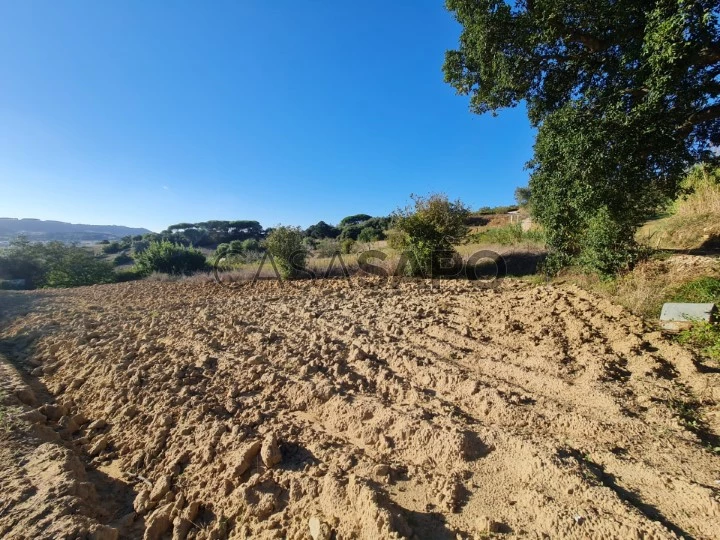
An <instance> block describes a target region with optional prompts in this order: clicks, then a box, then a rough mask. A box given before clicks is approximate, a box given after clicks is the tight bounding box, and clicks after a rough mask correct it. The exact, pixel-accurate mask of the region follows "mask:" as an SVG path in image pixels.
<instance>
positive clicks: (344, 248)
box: [340, 238, 355, 255]
mask: <svg viewBox="0 0 720 540" xmlns="http://www.w3.org/2000/svg"><path fill="white" fill-rule="evenodd" d="M354 249H355V240H353V239H352V238H346V239H345V240H343V241H342V242H340V251H341V252H342V253H344V254H345V255H349V254H350V253H352V252H353V250H354Z"/></svg>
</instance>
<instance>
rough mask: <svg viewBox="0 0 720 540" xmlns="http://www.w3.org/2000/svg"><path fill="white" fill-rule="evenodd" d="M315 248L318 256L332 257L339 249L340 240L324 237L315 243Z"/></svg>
mask: <svg viewBox="0 0 720 540" xmlns="http://www.w3.org/2000/svg"><path fill="white" fill-rule="evenodd" d="M316 249H317V252H318V255H319V256H320V257H332V256H333V254H334V253H337V252H339V251H340V242H339V241H338V240H335V239H334V238H325V239H324V240H320V241H319V242H318V243H317V246H316Z"/></svg>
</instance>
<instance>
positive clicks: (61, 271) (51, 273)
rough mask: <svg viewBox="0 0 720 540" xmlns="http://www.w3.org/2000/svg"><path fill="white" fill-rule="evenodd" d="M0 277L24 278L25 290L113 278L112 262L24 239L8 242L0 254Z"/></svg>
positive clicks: (77, 249)
mask: <svg viewBox="0 0 720 540" xmlns="http://www.w3.org/2000/svg"><path fill="white" fill-rule="evenodd" d="M0 277H2V278H6V279H9V280H18V279H24V280H25V286H26V288H29V289H33V288H36V287H77V286H81V285H95V284H98V283H112V282H113V281H115V273H114V272H113V267H112V265H111V264H110V263H108V262H106V261H101V260H98V259H97V258H95V256H94V255H93V254H92V253H91V252H90V251H88V250H87V249H84V248H81V247H79V246H73V245H67V244H63V243H62V242H50V243H48V244H32V243H30V242H28V241H27V240H26V239H24V238H20V239H18V240H16V241H14V242H12V243H11V245H10V248H9V249H8V250H6V251H4V252H3V253H2V255H0Z"/></svg>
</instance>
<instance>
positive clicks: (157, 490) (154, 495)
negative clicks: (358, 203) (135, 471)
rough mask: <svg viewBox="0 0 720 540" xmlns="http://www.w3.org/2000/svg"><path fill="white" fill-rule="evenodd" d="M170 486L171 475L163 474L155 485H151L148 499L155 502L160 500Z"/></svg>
mask: <svg viewBox="0 0 720 540" xmlns="http://www.w3.org/2000/svg"><path fill="white" fill-rule="evenodd" d="M171 487H172V477H170V476H163V477H162V478H160V480H158V481H157V482H156V483H155V486H154V487H153V489H152V491H151V492H150V500H151V501H153V502H157V501H159V500H161V499H162V498H163V497H164V496H165V495H166V494H167V493H168V492H169V491H170V488H171Z"/></svg>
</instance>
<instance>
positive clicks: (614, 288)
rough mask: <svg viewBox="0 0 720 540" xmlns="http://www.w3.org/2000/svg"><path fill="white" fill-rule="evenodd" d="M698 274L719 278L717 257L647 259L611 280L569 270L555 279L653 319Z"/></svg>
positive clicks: (682, 256)
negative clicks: (596, 294) (594, 293)
mask: <svg viewBox="0 0 720 540" xmlns="http://www.w3.org/2000/svg"><path fill="white" fill-rule="evenodd" d="M702 277H714V278H717V277H720V260H718V259H710V258H708V257H700V256H693V255H676V256H673V257H669V258H666V259H664V260H658V259H651V260H648V261H644V262H642V263H640V264H638V265H637V266H636V267H635V268H634V269H633V270H632V272H628V273H627V274H624V275H622V276H619V277H618V278H616V279H614V280H610V281H609V280H602V279H600V278H599V277H598V276H596V275H594V274H587V273H583V272H580V271H578V270H577V269H569V270H566V271H565V272H563V273H562V274H561V275H560V276H558V278H557V281H559V282H562V281H568V282H571V283H574V284H576V285H578V286H579V287H581V288H584V289H587V290H591V291H593V292H596V293H598V294H600V295H602V296H605V297H608V298H610V299H612V300H613V301H614V302H617V303H618V304H620V305H622V306H624V307H626V308H627V309H628V310H630V311H632V312H633V313H635V314H636V315H639V316H641V317H644V318H647V319H650V320H656V319H657V318H658V317H659V316H660V309H661V308H662V305H663V304H664V303H665V302H668V301H671V300H673V299H675V297H676V296H677V293H678V291H679V290H680V289H681V288H682V286H683V285H686V284H687V283H690V282H693V281H696V280H698V279H699V278H702Z"/></svg>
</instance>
